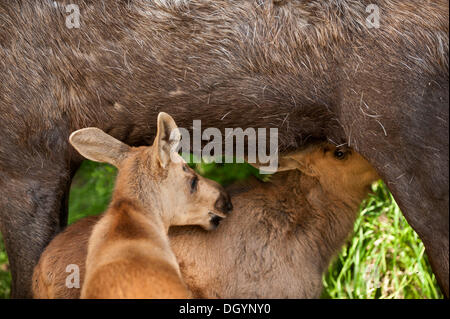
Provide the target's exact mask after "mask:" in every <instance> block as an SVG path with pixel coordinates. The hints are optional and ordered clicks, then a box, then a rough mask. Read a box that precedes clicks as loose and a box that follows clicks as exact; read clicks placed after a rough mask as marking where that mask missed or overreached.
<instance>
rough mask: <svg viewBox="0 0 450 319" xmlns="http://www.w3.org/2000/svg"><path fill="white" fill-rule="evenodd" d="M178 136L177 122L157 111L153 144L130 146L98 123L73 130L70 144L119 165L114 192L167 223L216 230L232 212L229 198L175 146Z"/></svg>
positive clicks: (86, 153) (97, 158)
mask: <svg viewBox="0 0 450 319" xmlns="http://www.w3.org/2000/svg"><path fill="white" fill-rule="evenodd" d="M180 138H181V137H180V133H179V130H178V127H177V125H176V124H175V121H174V120H173V119H172V117H171V116H170V115H168V114H166V113H163V112H161V113H159V115H158V123H157V135H156V138H155V140H154V143H153V145H152V146H148V147H137V148H135V147H130V146H128V145H126V144H124V143H122V142H121V141H119V140H117V139H115V138H114V137H112V136H110V135H108V134H106V133H105V132H103V131H102V130H100V129H98V128H84V129H81V130H78V131H76V132H74V133H72V135H71V136H70V143H71V144H72V145H73V146H74V147H75V149H77V150H78V151H79V152H80V154H82V155H83V156H84V157H86V158H87V159H90V160H93V161H97V162H103V163H109V164H111V165H114V166H116V167H117V168H118V169H119V172H118V175H117V179H116V189H115V191H114V195H113V196H116V197H118V196H122V197H126V198H131V199H135V201H136V202H137V203H139V205H140V206H141V207H142V208H143V209H144V210H147V211H152V212H155V211H156V212H157V213H158V214H160V216H161V218H162V220H163V222H164V223H165V224H166V225H168V226H172V225H200V226H202V227H203V228H205V229H207V230H210V229H214V228H215V227H217V226H218V224H219V222H220V220H221V219H222V218H224V217H225V216H226V214H227V213H228V212H229V211H231V209H232V205H231V202H230V198H229V196H228V194H227V193H226V192H225V190H224V189H223V188H222V187H221V186H220V185H219V184H217V183H215V182H213V181H211V180H208V179H206V178H203V177H202V176H199V175H198V174H197V173H195V172H194V171H193V170H192V169H191V168H190V167H189V166H188V165H187V163H186V162H185V161H184V160H183V158H182V157H181V156H180V155H179V154H178V153H177V152H176V151H175V149H176V146H177V144H178V143H179V141H180ZM113 199H114V198H113Z"/></svg>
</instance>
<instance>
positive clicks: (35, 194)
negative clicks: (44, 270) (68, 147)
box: [0, 163, 70, 298]
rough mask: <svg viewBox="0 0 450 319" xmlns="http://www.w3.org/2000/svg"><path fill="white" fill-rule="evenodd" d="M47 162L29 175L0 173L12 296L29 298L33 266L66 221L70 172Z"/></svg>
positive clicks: (0, 212)
mask: <svg viewBox="0 0 450 319" xmlns="http://www.w3.org/2000/svg"><path fill="white" fill-rule="evenodd" d="M51 164H52V163H49V166H48V167H45V165H44V164H43V167H41V168H40V169H39V171H38V172H37V173H36V171H34V172H33V174H32V175H29V174H26V173H25V174H23V176H5V175H2V176H0V177H1V179H0V193H1V197H0V230H1V232H2V234H3V238H4V241H5V246H6V252H7V254H8V258H9V262H10V268H11V274H12V291H11V297H13V298H29V297H31V277H32V272H33V268H34V266H35V265H36V264H37V262H38V260H39V256H40V254H41V253H42V251H43V250H44V248H45V247H46V245H47V244H48V243H49V241H50V240H51V239H52V238H53V236H55V234H56V233H57V232H58V231H59V230H60V229H61V228H62V227H64V226H65V224H66V222H67V205H66V203H67V198H68V197H67V196H68V192H69V188H70V174H69V172H68V170H67V168H61V167H59V166H57V165H55V166H53V167H52V165H51ZM53 164H54V163H53Z"/></svg>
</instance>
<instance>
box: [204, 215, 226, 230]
mask: <svg viewBox="0 0 450 319" xmlns="http://www.w3.org/2000/svg"><path fill="white" fill-rule="evenodd" d="M208 214H209V216H210V217H211V218H210V220H209V222H210V225H211V227H212V228H213V229H215V228H217V227H218V226H219V224H220V222H221V221H222V219H224V218H225V216H224V215H222V216H219V215H218V214H216V213H212V212H209V213H208Z"/></svg>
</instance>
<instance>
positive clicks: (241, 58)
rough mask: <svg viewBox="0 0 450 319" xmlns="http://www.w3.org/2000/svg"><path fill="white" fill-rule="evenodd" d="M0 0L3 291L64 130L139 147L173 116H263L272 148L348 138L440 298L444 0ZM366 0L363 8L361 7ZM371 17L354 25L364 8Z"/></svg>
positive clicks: (55, 200) (60, 195)
mask: <svg viewBox="0 0 450 319" xmlns="http://www.w3.org/2000/svg"><path fill="white" fill-rule="evenodd" d="M71 2H72V3H77V4H78V5H79V7H80V13H81V25H80V28H79V29H77V28H73V29H69V28H67V27H66V15H67V14H66V13H65V5H64V3H62V2H53V1H47V0H38V1H31V0H29V1H13V0H10V1H3V2H2V3H1V4H0V25H1V29H0V81H1V84H0V114H1V119H0V136H1V137H2V139H1V143H0V194H1V195H0V230H1V232H2V234H3V237H4V240H5V243H6V248H7V253H8V255H9V258H10V263H11V270H12V276H13V291H12V296H13V297H29V296H30V288H31V275H32V270H33V267H34V265H35V264H36V262H37V260H38V258H39V255H40V253H41V252H42V250H43V248H44V247H45V245H46V244H47V243H48V242H49V240H50V239H51V238H52V237H53V236H54V235H55V234H56V233H57V232H58V231H59V230H60V229H61V228H62V227H64V226H65V224H66V221H67V199H68V191H69V187H70V182H71V177H72V176H73V174H74V173H75V171H76V169H77V168H78V166H79V164H80V162H81V160H82V159H81V157H80V156H78V155H77V154H76V152H75V151H74V150H73V149H72V148H71V147H70V146H69V144H68V143H67V140H68V137H69V134H70V132H72V131H74V130H76V129H79V128H82V127H88V126H96V127H100V128H101V129H103V130H104V131H106V132H108V133H109V134H111V135H113V136H115V137H116V138H118V139H120V140H122V141H124V142H126V143H128V144H132V145H140V144H143V143H145V141H147V142H148V140H149V139H151V138H152V137H153V135H154V133H155V126H154V124H153V123H154V122H155V119H156V117H157V114H158V112H160V111H166V112H168V113H170V114H173V115H174V118H175V120H176V122H177V123H178V124H179V125H180V126H181V127H190V126H191V125H192V120H193V119H201V120H202V125H203V127H206V126H209V127H218V128H221V129H223V128H225V127H243V128H245V127H255V128H256V127H277V128H278V129H279V138H280V139H279V143H280V150H281V151H288V150H294V149H298V148H301V147H302V145H305V144H306V143H308V141H309V140H311V139H323V140H325V139H328V140H329V141H331V142H334V143H337V144H341V143H347V144H349V145H350V146H351V147H353V148H355V149H356V150H357V151H359V152H360V153H361V154H362V155H364V156H365V157H366V158H367V159H369V161H370V162H371V163H372V165H374V167H375V168H376V169H377V171H378V172H379V174H380V176H382V177H383V178H384V180H385V181H386V182H387V184H388V185H389V188H390V190H391V191H392V192H393V194H394V196H395V198H396V200H397V202H398V203H399V205H400V207H401V208H402V211H403V213H404V214H405V216H406V218H407V220H408V221H409V223H410V224H411V226H412V227H413V228H414V229H415V230H416V231H417V232H418V234H419V235H420V237H421V238H422V240H423V241H424V244H425V246H426V248H427V254H428V256H429V257H430V260H431V263H432V266H433V269H434V271H435V273H436V275H437V277H438V280H439V282H440V284H441V287H442V288H443V290H444V291H445V292H446V294H448V287H449V283H448V270H449V267H448V264H449V260H448V252H449V249H448V248H449V236H448V233H449V227H448V111H449V109H448V100H449V95H448V88H449V80H448V2H447V1H436V2H433V3H432V2H422V1H410V2H408V3H405V2H404V1H387V0H386V1H385V0H378V1H374V0H371V1H360V2H357V1H330V2H329V1H301V0H298V1H294V0H292V1H276V2H275V3H272V1H269V0H267V1H261V0H260V1H253V0H248V1H231V0H221V1H200V0H190V1H189V0H185V1H182V0H159V1H146V0H134V1H117V2H116V1H88V0H84V1H71ZM366 2H367V3H366ZM369 2H370V3H374V4H376V5H377V6H378V8H379V11H380V27H379V28H368V26H367V25H366V17H367V16H368V15H369V13H366V6H367V5H368V4H369Z"/></svg>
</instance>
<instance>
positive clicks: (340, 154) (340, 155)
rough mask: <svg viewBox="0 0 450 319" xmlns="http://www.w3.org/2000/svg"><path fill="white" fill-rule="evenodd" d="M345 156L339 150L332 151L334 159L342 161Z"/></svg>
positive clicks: (345, 154)
mask: <svg viewBox="0 0 450 319" xmlns="http://www.w3.org/2000/svg"><path fill="white" fill-rule="evenodd" d="M346 156H347V153H346V152H344V151H342V150H340V149H337V150H335V151H334V157H336V158H337V159H340V160H342V159H344V158H346Z"/></svg>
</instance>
